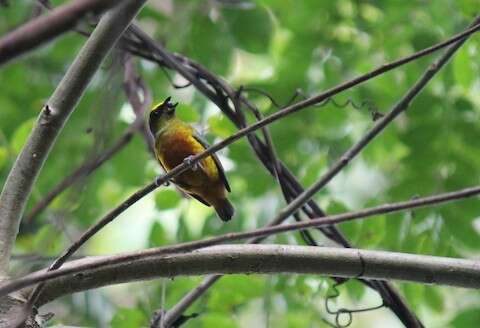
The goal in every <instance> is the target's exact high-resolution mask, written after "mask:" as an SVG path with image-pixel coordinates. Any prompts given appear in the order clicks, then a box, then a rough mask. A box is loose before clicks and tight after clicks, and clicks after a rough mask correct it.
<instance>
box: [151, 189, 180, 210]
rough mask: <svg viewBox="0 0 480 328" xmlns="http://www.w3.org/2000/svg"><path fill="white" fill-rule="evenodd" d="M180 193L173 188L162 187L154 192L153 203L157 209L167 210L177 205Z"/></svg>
mask: <svg viewBox="0 0 480 328" xmlns="http://www.w3.org/2000/svg"><path fill="white" fill-rule="evenodd" d="M180 199H181V198H180V195H179V194H178V192H177V191H175V190H173V189H162V190H160V191H157V192H156V193H155V205H156V206H157V208H158V209H159V210H168V209H172V208H175V207H177V206H178V204H179V203H180Z"/></svg>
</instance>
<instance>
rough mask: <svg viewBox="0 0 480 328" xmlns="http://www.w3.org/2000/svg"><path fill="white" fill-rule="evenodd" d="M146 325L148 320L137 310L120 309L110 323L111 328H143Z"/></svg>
mask: <svg viewBox="0 0 480 328" xmlns="http://www.w3.org/2000/svg"><path fill="white" fill-rule="evenodd" d="M147 324H148V318H147V317H146V316H145V315H144V314H143V312H141V311H140V310H137V309H126V308H124V309H120V310H118V311H117V313H116V314H115V316H114V317H113V318H112V321H110V326H111V327H112V328H130V327H143V326H146V325H147Z"/></svg>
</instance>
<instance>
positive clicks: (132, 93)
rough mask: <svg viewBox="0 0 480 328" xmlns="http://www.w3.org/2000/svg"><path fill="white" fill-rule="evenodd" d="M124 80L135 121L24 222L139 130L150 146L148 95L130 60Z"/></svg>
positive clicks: (119, 148) (85, 163)
mask: <svg viewBox="0 0 480 328" xmlns="http://www.w3.org/2000/svg"><path fill="white" fill-rule="evenodd" d="M125 66H126V69H125V81H124V87H125V92H126V94H127V97H128V100H129V102H130V104H131V105H132V108H133V111H134V113H135V115H136V119H135V121H134V122H133V123H132V124H131V125H130V126H129V127H128V128H127V129H125V131H124V132H123V133H122V135H121V136H120V138H119V139H118V140H117V141H116V142H115V143H114V144H113V145H112V146H111V147H109V148H108V149H106V150H104V151H103V152H102V153H101V154H100V155H98V156H97V157H95V158H92V159H87V160H86V161H85V162H84V163H82V164H81V165H80V166H79V167H78V168H77V169H76V170H75V171H73V172H72V173H71V174H70V175H68V176H67V177H66V178H64V179H63V180H62V181H60V182H59V183H58V184H57V185H56V186H55V187H53V189H52V190H51V191H50V192H49V193H47V195H46V196H45V197H44V198H43V199H41V200H40V201H39V202H38V203H37V204H36V205H35V206H34V207H33V208H32V210H31V211H30V213H28V214H27V215H26V216H25V218H24V219H23V221H24V223H25V224H29V223H31V221H32V220H33V219H34V218H35V217H36V216H38V215H39V214H40V213H41V212H43V210H45V209H46V208H47V207H48V206H49V205H50V204H51V203H52V201H53V200H54V199H55V198H56V197H57V196H58V195H60V194H61V193H62V192H63V191H64V190H65V189H67V188H69V187H70V186H72V185H73V184H74V183H75V182H77V181H78V180H79V179H81V178H83V177H86V176H89V175H90V174H91V173H92V172H93V171H95V170H96V169H98V168H100V167H101V166H102V165H103V164H104V163H105V162H107V161H108V160H109V159H111V158H112V157H113V156H114V155H115V154H116V153H118V152H119V151H120V150H122V149H123V148H124V147H125V146H126V145H128V143H129V142H130V141H131V140H132V138H133V136H134V134H135V133H136V132H141V133H142V135H143V136H144V138H145V140H146V142H147V144H148V146H149V148H151V140H150V139H149V138H148V134H147V131H146V129H145V117H144V114H145V111H146V110H147V108H149V107H150V103H151V94H150V92H149V91H148V90H147V88H146V87H145V85H144V83H143V81H142V80H141V79H140V78H139V77H138V76H137V75H135V74H134V72H133V71H132V68H131V66H132V64H131V60H130V59H126V62H125ZM139 90H141V91H142V93H143V100H141V99H140V97H139V95H138V91H139Z"/></svg>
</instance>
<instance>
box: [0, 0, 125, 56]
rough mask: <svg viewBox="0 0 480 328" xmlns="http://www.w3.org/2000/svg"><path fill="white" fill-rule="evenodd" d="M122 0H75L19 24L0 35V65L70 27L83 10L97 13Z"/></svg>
mask: <svg viewBox="0 0 480 328" xmlns="http://www.w3.org/2000/svg"><path fill="white" fill-rule="evenodd" d="M122 1H123V0H122ZM122 1H115V0H76V1H72V2H69V3H67V4H65V5H63V6H60V7H58V8H55V9H53V10H52V11H50V12H49V13H48V14H47V15H44V16H40V17H37V18H35V19H33V20H31V21H29V22H27V23H25V24H23V25H21V26H20V27H18V28H17V29H15V30H13V31H12V32H10V33H8V34H7V35H5V36H4V37H3V38H1V39H0V65H2V64H4V63H5V62H7V61H8V60H10V59H12V58H15V57H17V56H19V55H21V54H23V53H25V52H27V51H29V50H32V49H33V48H35V47H37V46H39V45H40V44H42V43H45V42H47V41H50V40H52V39H53V38H55V37H57V36H59V35H60V34H62V33H64V32H66V31H68V30H70V29H71V28H73V27H75V25H76V24H77V23H78V22H79V21H80V20H81V19H82V18H83V17H85V16H86V15H87V14H89V13H95V14H99V13H101V12H102V11H104V10H107V9H108V8H110V7H112V6H114V5H117V4H119V3H120V2H122Z"/></svg>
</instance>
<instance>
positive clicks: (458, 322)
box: [450, 308, 480, 328]
mask: <svg viewBox="0 0 480 328" xmlns="http://www.w3.org/2000/svg"><path fill="white" fill-rule="evenodd" d="M479 322H480V308H470V309H468V310H465V311H463V312H461V313H459V314H458V315H457V316H456V317H455V318H453V320H452V321H451V322H450V325H451V326H452V327H456V328H457V327H458V328H466V327H478V323H479Z"/></svg>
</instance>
